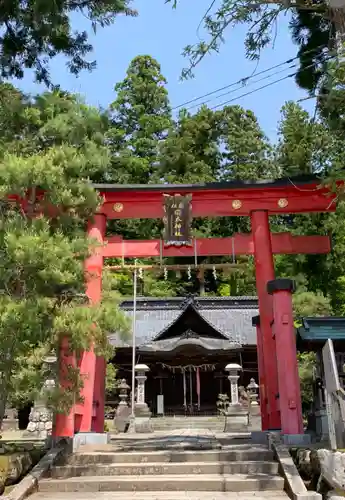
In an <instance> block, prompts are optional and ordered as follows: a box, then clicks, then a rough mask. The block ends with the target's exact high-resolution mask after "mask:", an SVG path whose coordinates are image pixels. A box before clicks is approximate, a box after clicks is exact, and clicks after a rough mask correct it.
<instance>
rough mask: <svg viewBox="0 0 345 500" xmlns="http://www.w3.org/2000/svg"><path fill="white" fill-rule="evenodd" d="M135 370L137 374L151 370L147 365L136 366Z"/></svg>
mask: <svg viewBox="0 0 345 500" xmlns="http://www.w3.org/2000/svg"><path fill="white" fill-rule="evenodd" d="M134 370H135V371H136V372H149V371H150V368H149V367H148V366H147V365H144V364H141V363H139V364H138V365H135V367H134Z"/></svg>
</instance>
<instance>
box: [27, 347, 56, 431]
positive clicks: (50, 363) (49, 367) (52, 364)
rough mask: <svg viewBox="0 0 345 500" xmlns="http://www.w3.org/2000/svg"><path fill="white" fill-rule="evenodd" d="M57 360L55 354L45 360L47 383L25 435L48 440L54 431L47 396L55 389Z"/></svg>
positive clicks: (32, 411) (31, 413)
mask: <svg viewBox="0 0 345 500" xmlns="http://www.w3.org/2000/svg"><path fill="white" fill-rule="evenodd" d="M56 361H57V358H56V356H55V355H54V354H51V355H50V356H47V357H46V358H44V360H43V370H44V373H45V381H44V384H43V387H42V390H41V394H40V395H39V397H38V399H37V400H36V401H35V403H34V406H33V407H32V409H31V412H30V416H29V424H28V426H27V428H26V431H25V432H24V435H26V436H30V437H35V438H41V439H46V438H48V437H49V436H50V435H51V433H52V430H53V412H52V410H50V409H49V408H48V407H47V404H46V395H47V392H49V391H52V390H53V389H54V388H55V368H56Z"/></svg>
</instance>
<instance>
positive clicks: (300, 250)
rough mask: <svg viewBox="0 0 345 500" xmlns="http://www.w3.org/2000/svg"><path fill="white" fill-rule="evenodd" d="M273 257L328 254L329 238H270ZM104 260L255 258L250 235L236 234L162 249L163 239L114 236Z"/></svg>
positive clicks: (286, 236)
mask: <svg viewBox="0 0 345 500" xmlns="http://www.w3.org/2000/svg"><path fill="white" fill-rule="evenodd" d="M271 239H272V252H273V254H292V255H296V254H327V253H329V252H330V251H331V244H330V239H329V237H328V236H292V235H291V234H290V233H276V234H272V235H271ZM102 253H103V257H119V258H128V259H131V258H138V259H140V258H146V257H199V256H200V257H207V256H212V255H213V256H232V255H233V256H239V255H254V241H253V236H252V235H251V234H235V235H234V236H233V237H229V238H200V239H196V240H194V243H193V245H192V246H190V247H176V246H170V247H165V246H164V244H163V241H162V240H124V239H122V238H121V237H117V236H113V237H110V238H108V239H107V240H106V242H105V246H104V247H103V250H102Z"/></svg>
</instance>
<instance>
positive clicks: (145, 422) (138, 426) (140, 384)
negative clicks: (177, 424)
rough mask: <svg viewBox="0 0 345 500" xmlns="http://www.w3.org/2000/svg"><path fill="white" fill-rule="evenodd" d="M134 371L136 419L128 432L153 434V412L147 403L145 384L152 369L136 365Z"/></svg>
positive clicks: (131, 423) (132, 421)
mask: <svg viewBox="0 0 345 500" xmlns="http://www.w3.org/2000/svg"><path fill="white" fill-rule="evenodd" d="M134 370H135V373H136V375H135V378H136V380H137V400H136V403H135V408H134V413H135V417H134V419H131V422H130V426H129V430H128V432H139V433H148V432H153V426H152V423H151V412H150V409H149V407H148V406H147V404H146V402H145V382H146V380H147V377H146V375H145V373H147V372H148V371H149V370H150V368H149V367H148V366H147V365H144V364H139V365H135V367H134ZM132 390H135V389H134V387H132Z"/></svg>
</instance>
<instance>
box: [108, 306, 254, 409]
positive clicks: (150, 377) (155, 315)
mask: <svg viewBox="0 0 345 500" xmlns="http://www.w3.org/2000/svg"><path fill="white" fill-rule="evenodd" d="M121 308H122V309H123V311H124V312H125V314H126V315H128V316H129V318H130V319H131V321H133V301H132V300H125V301H124V302H123V303H122V304H121ZM257 315H258V301H257V298H256V297H189V298H181V297H174V298H164V299H161V298H159V299H158V298H151V297H149V298H148V297H139V298H138V299H137V304H136V352H137V358H136V363H144V364H146V365H147V366H148V367H149V368H150V371H149V372H148V373H147V381H146V384H145V385H146V390H145V392H146V402H147V403H148V405H149V407H150V410H151V411H152V414H153V415H161V414H164V415H192V414H193V415H198V414H199V415H204V416H206V415H213V414H216V413H217V400H218V395H219V394H222V393H227V394H229V392H230V384H229V380H228V378H227V377H228V373H227V372H226V371H225V367H226V365H227V364H228V363H237V364H239V365H241V366H242V369H243V370H242V373H241V374H240V379H239V385H244V386H247V385H248V384H249V382H250V379H251V378H254V379H255V381H256V382H257V381H258V365H257V346H256V329H255V327H254V326H252V321H253V320H252V318H253V317H254V316H257ZM110 342H111V344H112V345H113V346H114V347H115V348H116V354H115V357H114V359H113V363H114V364H115V365H116V368H117V370H118V372H117V378H118V379H119V380H121V379H126V381H127V383H129V384H130V381H131V373H132V368H131V367H132V342H131V335H129V337H128V338H126V339H125V340H123V339H121V338H120V337H119V336H118V335H117V334H112V335H111V336H110ZM162 395H163V398H162V397H161V396H162ZM159 396H160V397H159Z"/></svg>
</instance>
